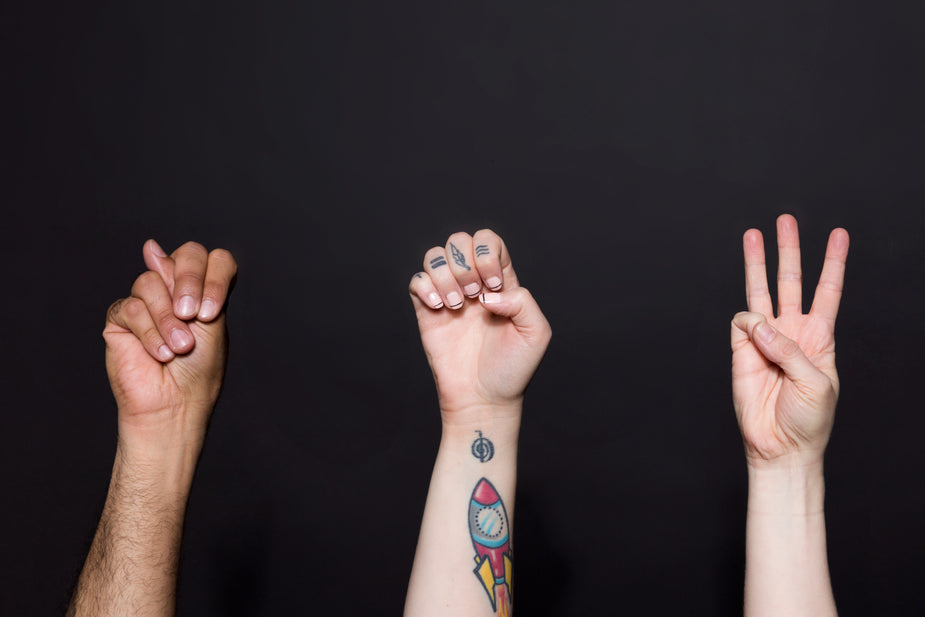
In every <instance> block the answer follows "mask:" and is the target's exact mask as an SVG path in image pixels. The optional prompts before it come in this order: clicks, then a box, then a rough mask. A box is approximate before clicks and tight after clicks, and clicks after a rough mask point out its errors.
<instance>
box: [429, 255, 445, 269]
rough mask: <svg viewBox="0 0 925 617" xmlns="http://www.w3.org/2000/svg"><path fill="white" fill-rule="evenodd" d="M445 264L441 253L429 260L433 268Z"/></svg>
mask: <svg viewBox="0 0 925 617" xmlns="http://www.w3.org/2000/svg"><path fill="white" fill-rule="evenodd" d="M445 265H446V257H444V256H443V255H441V256H440V257H434V258H433V259H431V260H430V267H431V269H433V270H436V269H437V268H439V267H440V266H445Z"/></svg>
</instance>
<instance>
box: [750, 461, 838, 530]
mask: <svg viewBox="0 0 925 617" xmlns="http://www.w3.org/2000/svg"><path fill="white" fill-rule="evenodd" d="M824 503H825V478H824V475H823V468H822V459H821V458H818V459H803V458H802V457H788V458H785V459H783V460H776V461H775V464H773V465H766V464H759V465H753V464H752V462H751V461H750V462H749V465H748V510H749V513H763V514H773V515H790V516H809V515H815V514H822V512H823V509H824Z"/></svg>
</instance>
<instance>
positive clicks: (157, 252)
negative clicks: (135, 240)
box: [151, 238, 167, 257]
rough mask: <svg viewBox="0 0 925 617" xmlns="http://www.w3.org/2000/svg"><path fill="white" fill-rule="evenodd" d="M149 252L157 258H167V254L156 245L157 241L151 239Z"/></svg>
mask: <svg viewBox="0 0 925 617" xmlns="http://www.w3.org/2000/svg"><path fill="white" fill-rule="evenodd" d="M151 252H152V253H154V254H155V255H157V256H158V257H167V253H165V252H164V249H162V248H161V245H160V244H158V243H157V240H155V239H154V238H151Z"/></svg>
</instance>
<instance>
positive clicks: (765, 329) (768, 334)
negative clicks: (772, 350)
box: [755, 323, 777, 343]
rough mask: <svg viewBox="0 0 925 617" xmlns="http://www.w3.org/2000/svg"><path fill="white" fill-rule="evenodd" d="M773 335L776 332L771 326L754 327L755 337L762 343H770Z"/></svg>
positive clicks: (764, 324) (759, 325)
mask: <svg viewBox="0 0 925 617" xmlns="http://www.w3.org/2000/svg"><path fill="white" fill-rule="evenodd" d="M775 334H777V330H775V329H774V328H773V327H771V324H767V323H760V324H758V325H757V326H755V336H757V337H758V339H759V340H761V341H762V342H765V343H770V342H771V340H772V339H773V338H774V335H775Z"/></svg>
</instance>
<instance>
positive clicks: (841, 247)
mask: <svg viewBox="0 0 925 617" xmlns="http://www.w3.org/2000/svg"><path fill="white" fill-rule="evenodd" d="M848 244H849V239H848V232H847V231H845V230H844V229H842V228H841V227H839V228H838V229H833V230H832V233H831V234H829V243H828V245H827V246H826V249H825V263H824V264H823V265H822V274H821V275H819V284H818V285H817V286H816V295H815V296H813V306H812V308H811V309H810V310H809V313H810V314H811V315H818V316H819V317H821V318H822V319H825V320H826V321H830V322H832V323H833V324H834V322H835V317H836V316H837V315H838V306H839V304H841V294H842V289H843V287H844V282H845V262H846V261H847V259H848Z"/></svg>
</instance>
